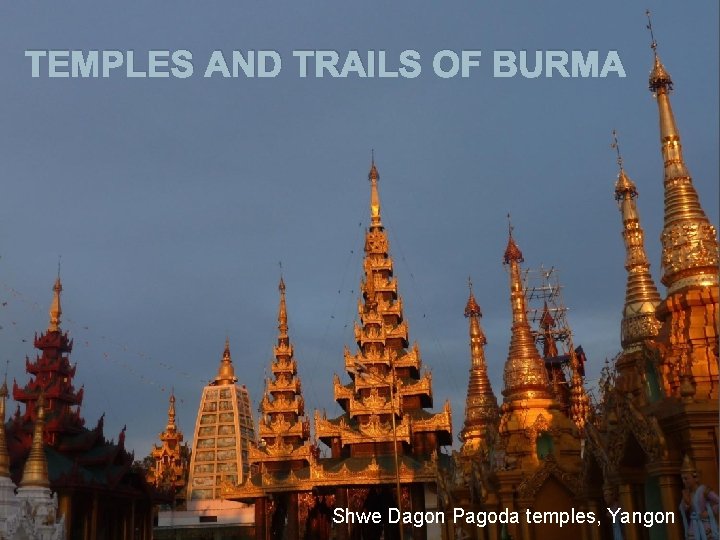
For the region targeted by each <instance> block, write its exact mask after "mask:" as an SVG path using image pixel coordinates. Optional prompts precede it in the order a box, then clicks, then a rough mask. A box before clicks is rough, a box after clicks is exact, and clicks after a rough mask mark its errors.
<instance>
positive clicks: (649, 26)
mask: <svg viewBox="0 0 720 540" xmlns="http://www.w3.org/2000/svg"><path fill="white" fill-rule="evenodd" d="M645 15H646V16H647V19H648V23H647V29H648V30H650V48H651V49H652V50H653V53H655V56H657V41H655V35H654V34H653V27H652V18H651V17H650V10H649V9H646V10H645Z"/></svg>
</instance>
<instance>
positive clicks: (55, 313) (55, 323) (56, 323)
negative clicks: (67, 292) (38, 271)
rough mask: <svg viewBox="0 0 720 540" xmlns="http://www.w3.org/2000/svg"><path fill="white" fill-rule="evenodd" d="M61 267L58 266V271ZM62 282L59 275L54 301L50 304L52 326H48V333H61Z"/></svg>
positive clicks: (54, 290) (55, 285) (56, 280)
mask: <svg viewBox="0 0 720 540" xmlns="http://www.w3.org/2000/svg"><path fill="white" fill-rule="evenodd" d="M59 270H60V267H59V266H58V271H59ZM62 290H63V288H62V282H61V281H60V276H59V275H58V277H57V279H55V284H54V285H53V299H52V302H51V303H50V310H49V312H48V313H49V314H50V324H49V325H48V332H59V331H60V317H61V315H62V307H61V306H60V293H61V292H62Z"/></svg>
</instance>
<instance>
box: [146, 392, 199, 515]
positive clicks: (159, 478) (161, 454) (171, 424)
mask: <svg viewBox="0 0 720 540" xmlns="http://www.w3.org/2000/svg"><path fill="white" fill-rule="evenodd" d="M159 437H160V443H161V444H160V446H158V445H153V448H152V450H151V452H150V456H151V457H152V459H153V462H154V465H153V467H152V468H151V469H150V470H148V476H147V480H148V482H150V483H151V484H153V485H154V486H155V487H157V488H158V489H160V490H162V491H163V492H165V493H167V494H168V495H171V496H172V497H173V506H177V503H178V502H179V503H182V502H184V501H185V497H186V493H185V488H186V487H187V478H188V469H189V463H188V462H189V457H190V451H189V449H188V447H187V444H183V438H184V437H183V432H182V431H180V430H179V429H178V427H177V424H176V423H175V392H171V394H170V405H169V407H168V421H167V425H166V426H165V430H164V431H163V432H162V433H160V435H159Z"/></svg>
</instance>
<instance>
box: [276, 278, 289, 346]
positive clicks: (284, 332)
mask: <svg viewBox="0 0 720 540" xmlns="http://www.w3.org/2000/svg"><path fill="white" fill-rule="evenodd" d="M278 290H279V291H280V305H279V306H278V331H279V332H280V339H287V337H288V316H287V306H286V304H285V280H283V278H282V276H280V283H279V284H278Z"/></svg>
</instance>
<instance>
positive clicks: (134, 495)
mask: <svg viewBox="0 0 720 540" xmlns="http://www.w3.org/2000/svg"><path fill="white" fill-rule="evenodd" d="M61 291H62V284H61V282H60V278H59V277H58V278H57V280H56V281H55V285H54V287H53V299H52V303H51V305H50V323H49V325H48V328H47V330H46V331H45V332H44V333H41V334H40V335H39V336H38V335H36V336H35V343H34V345H35V348H37V349H38V350H39V351H40V353H41V354H39V355H38V356H37V357H36V359H35V360H34V361H30V360H29V359H28V358H26V360H25V366H26V371H27V372H28V374H29V375H30V379H29V381H28V382H27V383H26V384H25V386H20V385H18V384H17V382H15V383H13V390H12V395H13V399H14V400H15V401H16V402H18V408H17V411H16V413H15V415H14V416H12V417H11V418H10V421H9V424H8V425H7V428H6V430H5V431H6V437H5V441H6V442H7V451H8V454H9V472H10V478H9V480H11V481H12V482H14V483H15V484H16V485H18V486H20V488H21V489H19V490H18V496H19V495H20V493H21V492H22V491H23V486H24V485H26V486H33V487H34V488H37V489H36V490H35V491H37V492H38V493H41V492H42V491H43V490H47V497H50V492H52V493H54V497H55V499H54V503H53V504H54V508H53V510H52V512H51V511H50V510H49V509H48V507H47V505H45V507H44V510H43V512H45V513H44V514H43V515H47V522H48V523H51V519H52V520H55V519H57V520H58V521H59V520H62V521H63V523H64V531H65V532H64V534H63V535H62V537H63V538H66V539H68V540H70V539H73V540H74V539H81V540H93V539H96V538H113V539H122V540H126V539H127V540H129V539H140V540H149V539H150V538H151V537H152V514H153V510H152V507H153V504H154V501H155V493H154V491H153V490H152V489H151V488H150V487H149V485H148V484H147V483H146V482H145V479H144V477H143V475H142V474H141V473H140V472H139V471H136V470H134V469H133V468H132V463H133V455H132V453H130V452H128V451H127V450H126V449H125V444H124V443H125V429H123V430H122V432H121V433H120V435H119V437H118V442H117V443H114V442H112V441H108V440H107V439H106V438H105V435H104V432H103V418H102V417H101V418H100V420H99V421H98V423H97V425H96V426H95V427H94V428H92V429H88V428H87V427H85V420H84V419H83V418H82V417H81V415H80V405H81V404H82V400H83V390H82V389H80V390H78V391H76V390H75V388H74V387H73V377H74V376H75V366H71V365H70V361H69V357H68V355H69V354H70V352H71V351H72V346H73V342H72V340H71V339H70V338H69V336H68V334H67V332H63V331H62V329H61V328H60V322H61V321H60V318H61V315H62V309H61V303H60V294H61ZM4 400H5V398H4V397H2V401H3V409H4ZM19 404H23V405H24V409H25V410H24V412H21V411H20V405H19ZM3 412H4V411H3ZM38 426H40V427H39V428H38ZM2 452H3V449H2V448H0V454H1V453H2ZM0 461H1V460H0ZM30 473H32V474H30ZM55 511H57V515H56V516H55V515H51V514H54V513H55ZM18 534H19V533H18ZM37 535H38V536H27V537H24V536H17V538H53V539H54V538H56V536H50V533H47V534H46V535H42V536H41V535H40V533H39V532H38V533H37ZM13 538H16V537H13ZM58 538H59V537H58Z"/></svg>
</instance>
